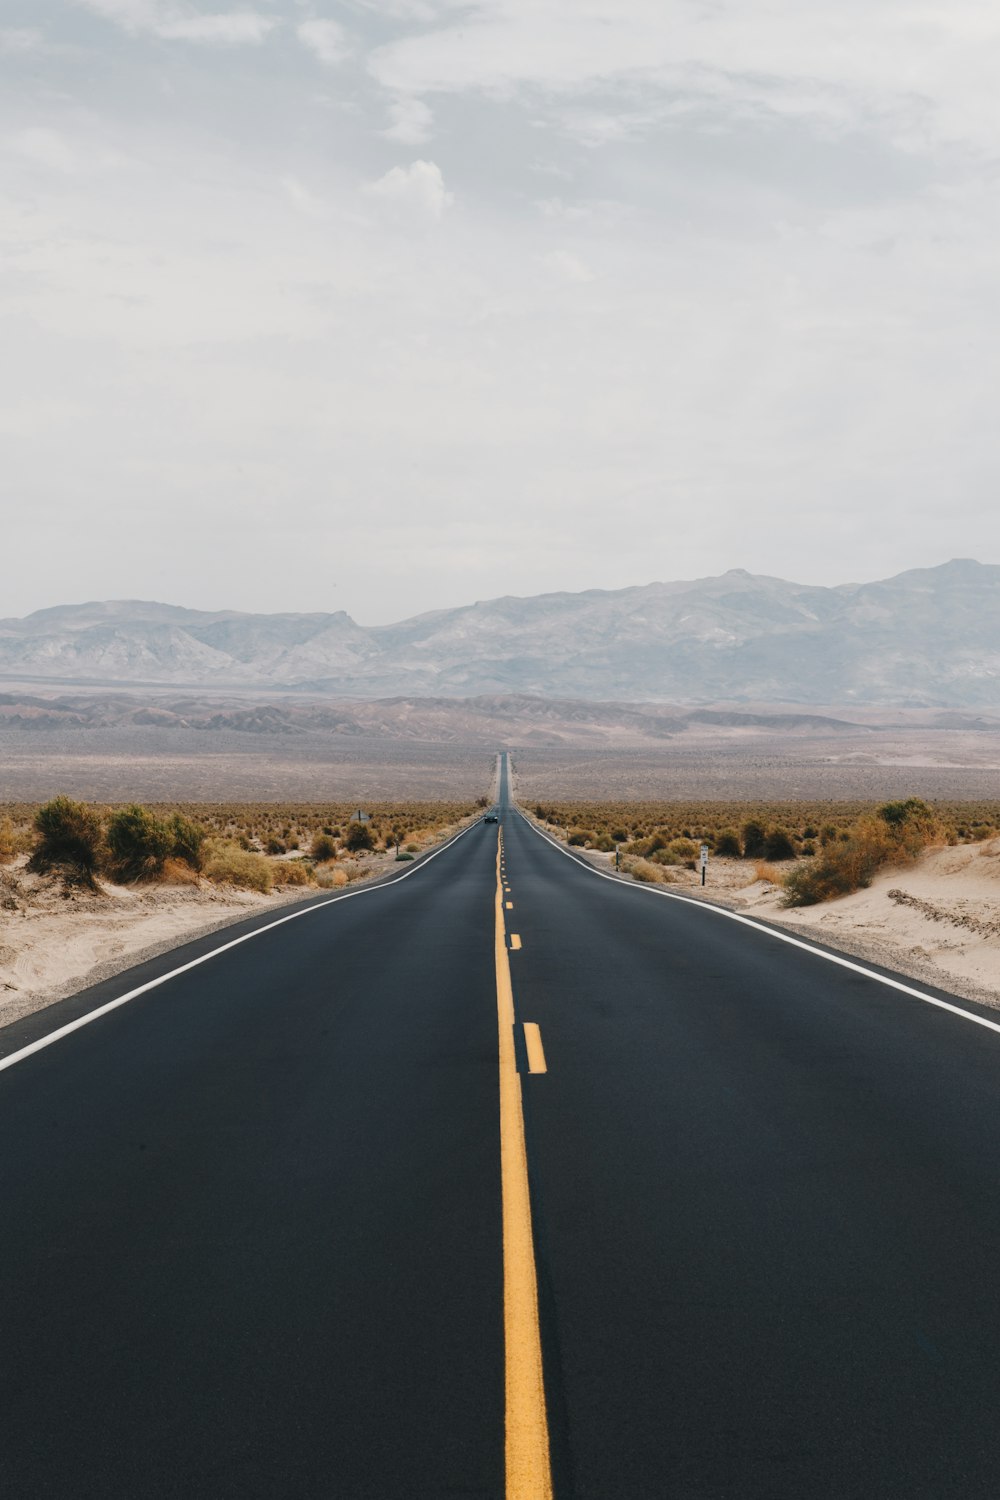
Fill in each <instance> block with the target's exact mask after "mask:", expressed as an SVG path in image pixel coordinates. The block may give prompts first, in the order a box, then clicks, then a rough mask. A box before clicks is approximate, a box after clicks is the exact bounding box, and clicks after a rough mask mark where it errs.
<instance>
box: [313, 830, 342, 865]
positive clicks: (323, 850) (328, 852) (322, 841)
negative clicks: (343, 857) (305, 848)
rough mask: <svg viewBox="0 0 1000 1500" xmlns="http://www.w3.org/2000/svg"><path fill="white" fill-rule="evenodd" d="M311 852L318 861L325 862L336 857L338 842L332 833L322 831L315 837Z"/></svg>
mask: <svg viewBox="0 0 1000 1500" xmlns="http://www.w3.org/2000/svg"><path fill="white" fill-rule="evenodd" d="M310 853H311V855H312V857H313V859H315V860H316V861H318V862H319V863H320V864H322V863H324V862H325V861H326V860H328V859H336V857H337V845H336V842H335V841H334V839H333V838H332V837H331V836H330V834H328V833H320V834H318V835H317V836H316V838H314V839H313V841H312V849H311V850H310Z"/></svg>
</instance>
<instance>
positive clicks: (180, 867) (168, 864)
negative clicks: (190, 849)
mask: <svg viewBox="0 0 1000 1500" xmlns="http://www.w3.org/2000/svg"><path fill="white" fill-rule="evenodd" d="M157 878H158V879H159V880H160V881H161V882H162V883H163V884H164V885H198V884H200V881H199V877H198V871H197V870H194V869H192V868H191V866H190V865H189V864H188V862H187V860H185V859H165V860H164V861H163V869H162V870H161V871H160V874H159V876H158V877H157Z"/></svg>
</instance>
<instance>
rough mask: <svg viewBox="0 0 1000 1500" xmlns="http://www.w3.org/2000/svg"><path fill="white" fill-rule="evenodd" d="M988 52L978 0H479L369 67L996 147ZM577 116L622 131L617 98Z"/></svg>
mask: <svg viewBox="0 0 1000 1500" xmlns="http://www.w3.org/2000/svg"><path fill="white" fill-rule="evenodd" d="M998 63H1000V15H998V12H997V11H996V8H995V7H993V6H991V5H988V4H984V3H982V0H953V3H952V4H950V5H948V6H944V5H936V4H928V5H925V6H922V7H914V6H913V4H912V3H911V0H880V4H878V5H876V6H873V5H871V4H870V0H841V3H838V4H826V5H822V4H811V5H803V4H801V0H758V3H752V4H748V3H746V0H716V3H713V4H712V5H705V4H704V3H703V0H588V3H587V4H586V5H579V4H577V3H576V0H482V3H480V4H478V5H476V6H474V7H473V8H472V10H471V13H469V14H463V15H462V16H461V18H455V17H452V18H450V19H449V18H448V16H447V13H446V12H445V11H444V10H443V9H442V10H441V12H440V13H439V24H438V25H437V27H436V28H434V29H431V30H427V29H424V30H422V31H420V32H419V33H415V34H413V35H410V36H404V37H402V38H399V39H397V40H395V41H393V42H390V43H388V44H387V45H385V46H383V47H381V48H379V49H378V50H376V52H375V53H373V55H372V57H371V59H370V68H371V71H372V73H373V75H374V76H375V77H376V78H377V79H378V81H379V82H380V83H381V84H382V85H383V86H384V87H385V88H387V89H392V90H394V91H396V92H399V93H402V94H411V93H412V94H418V95H423V94H426V93H432V92H435V91H441V92H449V93H466V92H469V91H473V90H484V91H490V92H493V93H497V94H501V95H510V93H511V92H512V91H516V90H518V89H519V88H528V89H534V90H538V89H542V90H546V91H550V92H551V93H553V94H558V95H568V94H570V93H572V91H574V90H575V91H578V92H581V91H584V90H587V89H591V88H592V87H593V86H595V85H599V84H608V83H616V84H618V85H622V84H629V85H630V86H631V85H639V84H648V85H651V86H653V87H658V88H660V89H662V90H666V91H668V92H672V93H675V94H676V93H677V92H678V91H681V92H691V93H693V94H694V95H695V96H697V97H706V98H709V99H714V100H721V101H722V102H725V103H727V104H728V105H729V106H730V108H731V109H732V110H733V111H736V112H738V110H739V109H740V108H741V107H742V108H749V109H751V110H753V111H758V112H771V111H773V112H775V113H778V114H785V115H790V116H793V117H799V118H805V119H809V120H813V119H815V120H818V121H820V122H823V123H824V124H825V125H826V126H827V127H828V128H830V127H832V128H837V129H842V130H850V129H854V128H858V127H865V128H872V127H874V126H877V127H878V128H879V129H880V130H881V131H882V132H883V133H884V134H885V135H886V136H888V137H890V138H893V139H895V140H897V141H900V142H905V143H907V144H916V143H920V142H923V141H926V140H927V139H930V140H933V141H935V142H937V143H938V144H942V145H943V144H953V143H955V142H958V141H965V142H967V143H970V144H973V145H975V146H977V147H982V148H986V149H990V150H992V149H995V148H998V147H1000V115H998V113H997V110H996V107H995V93H996V71H997V66H998ZM625 113H626V114H627V113H628V111H627V109H626V110H625ZM578 120H579V124H580V126H581V128H582V129H583V130H584V131H585V132H587V134H588V135H589V138H590V140H591V142H594V141H596V140H598V139H600V138H602V137H603V138H615V137H616V135H617V134H618V128H617V127H616V125H615V122H614V116H613V113H608V114H605V113H603V112H601V113H598V112H595V111H591V110H587V109H585V108H584V109H583V110H582V111H581V113H580V114H579V117H578ZM632 123H633V125H634V123H635V122H634V121H633V122H632Z"/></svg>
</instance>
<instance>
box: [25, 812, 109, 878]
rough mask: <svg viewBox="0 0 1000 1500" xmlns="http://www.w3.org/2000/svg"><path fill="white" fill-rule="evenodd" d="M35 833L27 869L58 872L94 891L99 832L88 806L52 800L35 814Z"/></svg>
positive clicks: (94, 815)
mask: <svg viewBox="0 0 1000 1500" xmlns="http://www.w3.org/2000/svg"><path fill="white" fill-rule="evenodd" d="M35 832H36V834H37V839H36V842H35V848H34V850H33V852H32V855H31V858H30V860H29V861H28V868H29V870H39V871H41V872H43V873H44V872H46V871H49V870H59V871H61V872H62V874H63V876H64V878H65V879H67V880H70V881H73V882H76V883H79V884H81V885H87V886H90V888H91V889H92V890H93V889H96V887H97V880H96V875H97V867H98V863H99V861H100V855H101V833H102V830H101V819H100V817H99V816H98V814H97V813H96V812H95V810H94V809H93V808H92V807H88V806H87V805H86V803H84V802H73V801H71V800H70V798H69V797H54V798H53V799H52V801H51V802H46V803H45V805H44V807H40V808H39V809H38V811H37V812H36V814H35Z"/></svg>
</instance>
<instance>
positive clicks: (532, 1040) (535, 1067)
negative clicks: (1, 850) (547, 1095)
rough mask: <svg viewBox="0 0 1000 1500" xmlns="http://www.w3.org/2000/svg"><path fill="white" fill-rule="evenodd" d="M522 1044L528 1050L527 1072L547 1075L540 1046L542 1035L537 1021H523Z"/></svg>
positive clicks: (543, 1053) (542, 1048) (542, 1050)
mask: <svg viewBox="0 0 1000 1500" xmlns="http://www.w3.org/2000/svg"><path fill="white" fill-rule="evenodd" d="M524 1043H525V1046H526V1047H527V1049H528V1072H529V1073H547V1072H548V1071H549V1070H548V1066H547V1064H546V1062H545V1049H544V1047H543V1046H542V1033H541V1030H540V1029H539V1026H538V1022H537V1021H525V1023H524Z"/></svg>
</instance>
